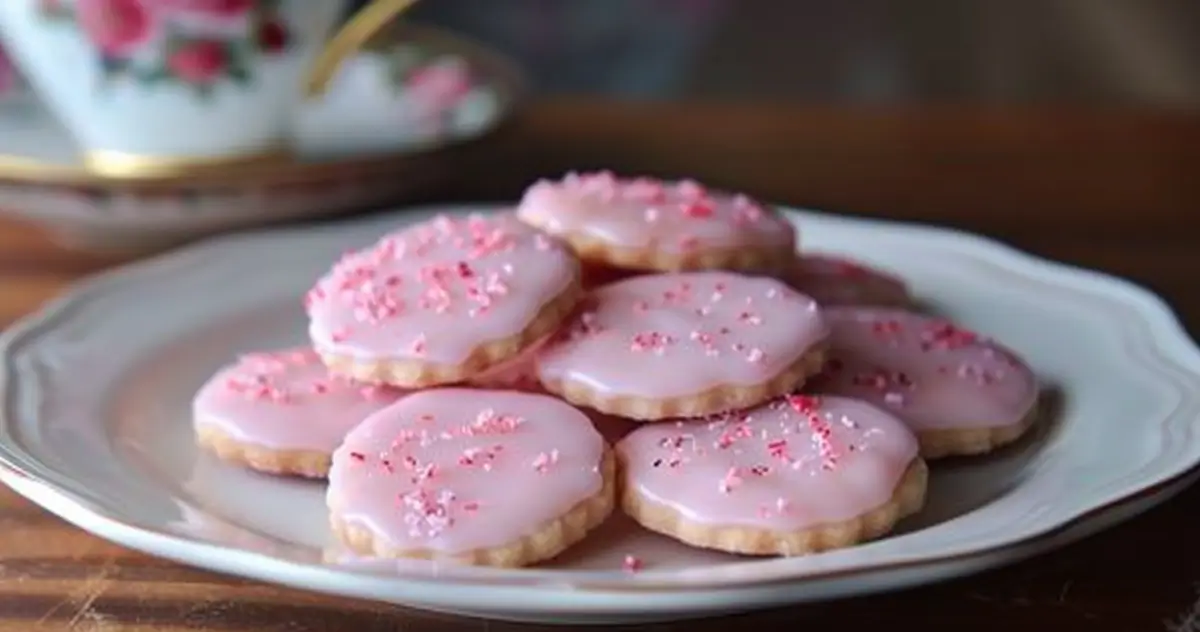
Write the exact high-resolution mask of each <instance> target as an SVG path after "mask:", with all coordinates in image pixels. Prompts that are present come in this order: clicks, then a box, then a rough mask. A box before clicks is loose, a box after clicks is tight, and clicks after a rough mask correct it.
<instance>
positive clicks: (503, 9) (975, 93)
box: [411, 0, 1200, 107]
mask: <svg viewBox="0 0 1200 632" xmlns="http://www.w3.org/2000/svg"><path fill="white" fill-rule="evenodd" d="M411 19H413V20H416V21H421V22H426V23H431V24H436V25H440V26H445V27H449V28H453V29H456V30H459V31H462V32H464V33H467V34H470V35H473V36H475V37H476V38H478V39H480V40H482V41H484V42H487V43H489V44H491V45H493V46H496V47H497V48H500V49H501V50H503V51H505V52H507V53H508V54H510V55H513V56H514V57H516V58H517V59H519V60H520V61H521V62H522V63H523V64H525V66H526V67H527V68H528V69H529V70H530V71H531V72H532V73H533V75H534V78H535V80H536V87H537V89H538V91H539V92H542V93H550V94H605V95H610V96H620V97H627V98H637V99H683V98H692V97H704V98H724V97H736V98H739V99H758V100H761V99H776V98H777V99H800V100H806V101H813V102H834V103H872V102H912V101H916V102H921V101H931V100H937V101H954V102H962V101H967V102H978V101H985V102H999V103H1022V102H1047V101H1049V102H1069V103H1070V102H1074V103H1087V104H1090V105H1113V106H1166V107H1187V106H1193V105H1196V104H1197V103H1200V37H1197V31H1198V29H1200V0H910V1H904V2H902V1H898V0H852V1H837V0H427V1H426V2H422V3H420V4H419V5H418V6H417V8H416V9H414V11H413V13H412V14H411Z"/></svg>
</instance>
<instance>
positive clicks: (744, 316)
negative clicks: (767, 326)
mask: <svg viewBox="0 0 1200 632" xmlns="http://www.w3.org/2000/svg"><path fill="white" fill-rule="evenodd" d="M738 320H740V321H741V322H743V323H746V324H748V325H761V324H762V318H760V317H759V316H758V315H757V314H753V313H751V312H742V313H741V314H739V315H738Z"/></svg>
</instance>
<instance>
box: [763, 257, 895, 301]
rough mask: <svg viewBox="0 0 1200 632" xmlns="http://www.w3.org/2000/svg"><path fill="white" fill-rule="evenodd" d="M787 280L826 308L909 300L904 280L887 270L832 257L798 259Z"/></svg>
mask: <svg viewBox="0 0 1200 632" xmlns="http://www.w3.org/2000/svg"><path fill="white" fill-rule="evenodd" d="M787 281H788V282H789V283H790V284H791V285H792V287H794V288H796V289H797V290H799V291H801V292H803V293H805V294H807V295H809V296H811V297H813V298H814V299H816V301H817V302H818V303H820V304H821V305H825V306H834V305H902V304H905V303H907V302H908V300H909V296H908V287H907V286H906V285H905V283H904V281H903V280H901V279H899V278H897V277H895V276H893V275H891V274H889V273H887V272H884V271H883V270H879V269H877V268H872V267H868V266H866V265H864V264H862V263H859V262H857V261H853V260H850V259H846V258H843V257H837V256H832V255H817V254H805V255H802V256H800V257H797V258H796V261H795V263H793V265H792V268H791V270H790V271H789V273H788V276H787Z"/></svg>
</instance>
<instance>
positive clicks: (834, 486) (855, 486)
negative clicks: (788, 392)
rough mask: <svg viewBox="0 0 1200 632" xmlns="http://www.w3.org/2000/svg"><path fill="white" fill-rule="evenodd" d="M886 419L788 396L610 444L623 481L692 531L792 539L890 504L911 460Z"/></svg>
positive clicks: (896, 426)
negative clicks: (767, 532)
mask: <svg viewBox="0 0 1200 632" xmlns="http://www.w3.org/2000/svg"><path fill="white" fill-rule="evenodd" d="M917 450H918V446H917V441H916V438H915V437H914V436H913V434H912V432H910V431H909V430H908V429H907V428H906V427H905V426H904V424H903V423H902V422H901V421H899V420H898V419H896V418H895V417H893V416H892V415H891V414H889V413H887V412H884V411H883V410H880V409H879V408H876V407H875V406H872V405H870V404H867V403H865V402H861V401H858V400H852V399H847V398H842V397H823V398H816V397H807V396H802V395H793V396H790V397H788V398H784V399H781V400H776V401H774V402H771V403H769V404H766V405H763V406H761V407H759V408H755V409H752V410H749V411H744V412H739V413H731V414H727V415H722V416H720V417H717V418H714V419H711V420H694V421H680V422H674V423H661V424H650V425H645V426H642V427H640V428H638V429H637V430H634V431H633V433H632V434H630V435H629V436H628V437H626V438H625V439H624V440H622V441H621V442H620V443H619V444H617V452H618V454H619V455H620V456H621V460H622V463H623V464H624V466H625V469H624V472H625V474H624V481H625V484H627V485H632V486H634V488H636V490H637V492H638V494H639V495H640V496H641V497H642V498H643V499H645V500H649V501H650V502H653V503H656V504H659V505H663V506H666V507H669V508H671V509H672V510H674V511H676V512H679V513H680V514H682V515H683V516H684V517H686V518H687V519H688V520H690V521H694V522H700V523H704V524H711V525H719V526H749V527H758V528H767V529H777V530H799V529H805V528H809V527H815V526H818V525H822V524H826V523H831V522H841V521H845V520H850V519H853V518H856V517H858V516H861V515H863V514H865V513H867V512H868V511H871V510H872V509H875V508H876V507H879V506H882V505H884V504H885V503H887V502H888V501H889V500H890V499H891V497H892V495H893V494H894V492H895V489H896V486H897V485H898V484H899V482H900V480H901V478H902V477H903V475H904V472H905V470H906V469H907V468H908V466H909V465H910V464H912V462H913V460H914V459H916V458H917Z"/></svg>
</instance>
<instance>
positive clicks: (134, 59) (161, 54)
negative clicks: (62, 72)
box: [40, 0, 293, 95]
mask: <svg viewBox="0 0 1200 632" xmlns="http://www.w3.org/2000/svg"><path fill="white" fill-rule="evenodd" d="M40 11H41V15H42V16H43V17H44V18H45V19H46V20H50V21H54V22H59V23H61V24H62V25H63V26H64V27H75V28H79V29H80V30H81V31H82V32H83V33H84V35H85V36H86V37H87V39H88V41H90V42H91V44H92V45H93V46H94V47H95V49H96V63H98V64H100V66H101V69H102V71H103V73H102V74H103V76H104V77H106V78H108V79H114V78H117V77H129V78H132V79H133V80H135V81H137V82H138V83H141V84H145V85H151V84H157V83H161V82H176V83H179V84H185V85H188V86H191V87H192V88H194V89H195V90H196V91H197V92H198V93H199V94H201V95H207V94H209V93H210V92H211V90H212V87H213V86H214V85H215V84H216V83H217V82H219V81H223V80H226V81H232V82H234V83H237V84H244V85H248V84H251V83H253V82H254V79H255V78H254V74H253V72H252V71H251V69H252V68H253V66H254V57H255V56H258V55H277V54H280V53H283V52H284V51H286V50H287V49H288V47H289V46H290V45H291V44H292V43H293V41H292V39H293V34H292V33H291V31H290V29H289V28H288V25H287V23H286V21H285V20H284V19H283V17H282V16H281V15H280V13H279V11H278V0H76V1H75V2H74V3H71V4H68V3H66V2H64V1H63V0H40Z"/></svg>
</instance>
